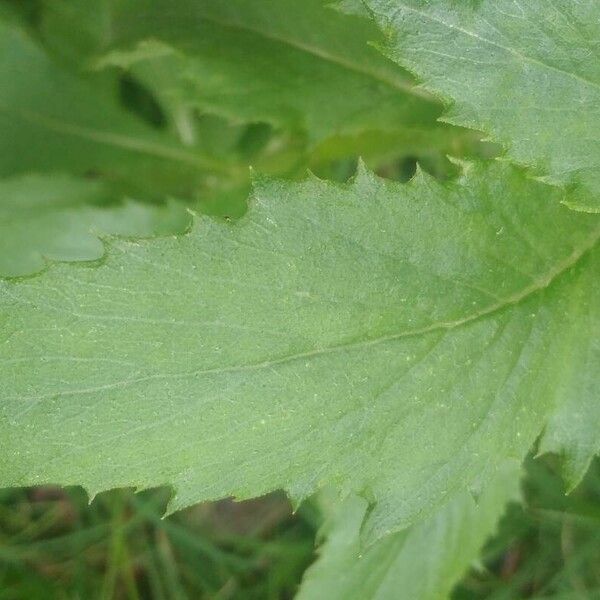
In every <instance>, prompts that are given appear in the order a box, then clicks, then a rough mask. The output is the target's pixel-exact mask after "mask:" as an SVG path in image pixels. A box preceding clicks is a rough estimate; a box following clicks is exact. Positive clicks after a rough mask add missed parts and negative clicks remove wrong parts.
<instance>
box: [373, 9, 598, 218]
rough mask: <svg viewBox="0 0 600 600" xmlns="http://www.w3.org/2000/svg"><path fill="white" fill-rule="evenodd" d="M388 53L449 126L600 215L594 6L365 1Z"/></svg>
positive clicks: (574, 203)
mask: <svg viewBox="0 0 600 600" xmlns="http://www.w3.org/2000/svg"><path fill="white" fill-rule="evenodd" d="M365 2H366V4H367V6H368V7H369V8H370V10H371V11H372V12H373V14H374V15H375V18H376V20H377V22H378V23H379V25H380V27H381V28H382V30H383V31H384V32H385V33H386V35H387V38H388V44H387V45H386V49H385V53H386V54H387V55H388V56H390V57H391V58H392V59H393V60H395V61H396V62H398V63H400V64H401V65H403V66H404V67H406V68H408V69H410V70H411V71H413V72H415V73H417V74H418V76H419V77H420V78H421V79H422V80H423V83H424V87H425V88H426V89H428V90H430V91H432V92H434V93H437V94H439V95H440V96H441V97H442V98H444V99H447V100H449V101H451V102H452V106H451V108H450V111H449V112H448V113H447V114H446V115H445V116H444V117H443V120H444V121H446V122H449V123H454V124H457V125H462V126H465V127H473V128H475V129H478V130H482V131H485V132H488V133H489V134H490V135H491V136H492V137H493V139H494V140H495V141H498V142H500V143H501V144H502V145H503V146H504V147H505V148H506V151H507V156H508V157H509V158H510V159H511V160H513V161H515V162H517V163H519V164H522V165H526V166H528V167H532V169H533V171H534V173H536V174H537V175H540V176H543V177H544V178H545V180H546V181H548V182H551V183H554V184H558V185H562V186H565V187H566V188H567V190H568V192H569V194H568V196H567V198H566V202H567V203H568V204H569V205H570V206H572V207H573V208H576V209H578V210H584V211H591V212H599V211H600V140H599V139H598V136H597V135H596V132H597V131H598V130H600V116H599V115H600V110H599V107H600V45H598V39H600V4H599V3H598V2H597V1H596V0H565V1H563V2H559V3H557V2H554V3H549V2H547V1H545V0H530V1H528V2H521V3H518V2H514V0H478V1H473V2H463V3H460V2H454V1H453V0H365Z"/></svg>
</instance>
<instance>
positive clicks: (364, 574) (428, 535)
mask: <svg viewBox="0 0 600 600" xmlns="http://www.w3.org/2000/svg"><path fill="white" fill-rule="evenodd" d="M518 480H519V469H518V467H516V465H515V464H514V463H508V464H506V465H504V466H503V467H502V468H500V469H499V471H498V474H497V475H496V476H495V477H494V478H492V480H491V481H490V482H489V484H488V485H487V487H486V490H485V492H484V493H483V494H482V495H481V496H479V498H478V499H477V502H475V500H474V499H473V497H472V496H471V495H470V494H469V493H467V492H464V493H462V494H458V495H457V496H456V497H455V498H454V499H453V500H451V501H450V502H449V503H448V504H446V505H445V506H443V507H442V508H440V509H439V510H438V511H437V512H436V513H435V514H434V515H433V516H432V517H430V518H428V519H427V520H425V521H423V522H422V523H419V524H417V525H413V526H412V527H410V528H409V529H405V530H404V531H401V532H399V533H394V534H391V535H389V536H386V537H385V538H383V539H381V540H379V541H378V542H376V543H375V544H373V545H372V546H371V547H369V548H367V549H365V548H363V547H361V543H360V528H361V525H362V523H363V521H364V517H365V513H366V511H367V508H368V507H367V503H366V502H365V500H364V499H362V498H357V497H350V498H348V499H347V500H346V502H345V503H344V504H342V505H341V506H336V505H335V504H333V506H329V512H330V513H331V514H330V516H329V521H328V522H326V525H325V527H324V530H325V531H324V534H325V535H326V536H327V541H326V542H325V544H324V545H323V547H322V548H321V549H320V556H319V559H318V560H317V562H316V563H315V564H314V565H313V566H312V567H311V568H310V569H309V570H308V571H307V572H306V574H305V576H304V579H303V581H302V586H301V588H300V592H299V594H298V596H297V600H337V599H339V600H388V599H390V598H397V597H398V590H402V597H403V598H418V599H419V600H437V599H440V598H447V597H448V596H449V594H450V592H451V590H452V587H453V586H454V585H455V584H456V582H457V581H458V580H459V579H460V578H461V577H462V576H463V574H464V572H465V571H466V570H467V568H468V567H469V566H470V565H471V563H472V562H473V561H475V560H476V559H477V557H478V555H479V551H480V550H481V547H482V546H483V544H484V542H485V541H486V539H487V538H488V537H489V536H490V535H491V534H492V533H493V532H494V530H495V528H496V525H497V522H498V520H499V518H500V516H501V515H502V514H503V513H504V510H505V508H506V504H507V502H509V501H513V500H514V501H516V500H518V499H519V491H518ZM330 502H331V500H330Z"/></svg>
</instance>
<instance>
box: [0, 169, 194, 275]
mask: <svg viewBox="0 0 600 600" xmlns="http://www.w3.org/2000/svg"><path fill="white" fill-rule="evenodd" d="M113 197H114V192H113V190H111V189H109V188H108V187H107V186H106V185H105V184H102V183H100V182H94V181H89V180H84V179H75V178H73V177H67V176H58V175H55V176H37V175H30V176H24V177H15V178H13V179H8V180H3V181H0V276H3V277H16V276H23V275H32V274H34V273H36V272H39V271H41V270H42V269H43V268H44V267H45V265H46V264H47V262H48V261H92V260H98V259H99V258H102V256H103V255H104V245H103V243H102V241H101V240H100V237H101V236H102V237H104V236H107V235H121V236H127V237H137V238H140V237H142V238H143V237H153V236H156V235H169V234H175V233H183V232H185V231H186V230H187V229H188V227H189V225H190V216H189V215H188V214H187V213H186V212H185V211H184V210H183V208H181V207H178V206H176V205H175V204H173V203H170V204H168V205H162V206H161V205H156V206H153V205H148V204H140V203H138V202H134V201H131V200H129V201H126V202H124V203H115V202H114V201H112V198H113Z"/></svg>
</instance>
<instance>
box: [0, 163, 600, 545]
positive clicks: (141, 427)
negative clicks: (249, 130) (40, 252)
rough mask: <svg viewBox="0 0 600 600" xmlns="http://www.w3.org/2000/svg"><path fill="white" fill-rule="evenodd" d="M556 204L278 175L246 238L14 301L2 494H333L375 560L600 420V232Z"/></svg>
mask: <svg viewBox="0 0 600 600" xmlns="http://www.w3.org/2000/svg"><path fill="white" fill-rule="evenodd" d="M559 197H560V192H558V191H556V192H553V190H552V188H549V187H548V186H545V185H543V184H540V183H537V182H534V181H531V180H528V179H527V178H526V177H525V176H524V175H522V174H521V173H520V172H518V171H515V170H513V169H512V168H510V167H509V166H507V165H504V166H502V165H501V164H499V163H495V164H494V165H493V166H491V167H489V168H483V167H475V166H471V167H469V168H467V171H466V174H465V176H464V177H463V178H461V179H460V180H459V181H457V182H455V183H450V184H446V185H441V184H439V183H438V182H436V181H435V180H433V179H430V178H428V177H427V176H425V175H423V174H422V173H419V174H418V175H417V176H416V177H415V178H414V179H413V180H412V181H411V182H410V183H409V184H398V183H393V182H386V181H383V180H379V179H377V178H376V177H374V176H373V175H371V174H370V173H368V172H366V171H364V169H363V170H361V171H360V172H359V174H358V176H357V177H356V179H355V180H354V181H353V182H352V183H351V184H349V185H334V184H330V183H325V182H322V181H319V180H316V179H311V180H308V181H305V182H301V183H283V182H276V181H262V180H261V181H259V182H258V183H257V185H256V189H255V191H254V199H253V206H252V208H251V210H250V211H249V212H248V214H247V215H246V216H245V217H243V218H242V219H241V220H240V221H239V222H238V223H236V224H234V225H230V224H227V223H222V222H215V221H213V220H211V219H209V218H201V219H198V220H197V221H196V223H195V225H194V227H193V230H192V231H191V232H190V233H189V235H187V236H184V237H182V238H177V239H170V238H165V239H160V240H154V241H153V242H152V243H132V242H127V241H119V240H114V241H112V242H111V243H110V245H109V251H108V255H107V257H106V259H105V261H104V264H103V265H102V266H101V267H98V268H93V269H90V268H82V267H77V266H73V265H57V266H55V267H54V268H53V269H51V270H49V271H47V272H46V273H44V274H43V275H41V276H40V277H38V278H35V279H33V280H31V281H25V282H16V283H12V282H5V283H3V284H2V285H1V287H0V302H1V308H0V310H1V314H2V315H3V317H2V321H1V324H0V328H1V329H0V339H2V344H0V353H1V354H0V378H1V379H2V381H3V402H2V405H1V407H0V410H1V413H0V436H1V438H2V440H3V453H2V455H1V457H0V480H1V481H2V482H3V484H5V485H28V484H39V483H47V482H54V483H61V484H64V485H71V484H78V485H83V486H85V487H86V488H87V489H88V490H89V491H90V492H91V493H92V494H93V493H95V492H98V491H100V490H104V489H107V488H111V487H115V486H137V487H140V488H145V487H149V486H156V485H163V484H167V485H171V486H172V487H173V489H174V491H175V495H174V498H173V500H172V503H171V510H176V509H178V508H181V507H184V506H187V505H190V504H192V503H195V502H198V501H201V500H208V499H215V498H220V497H223V496H227V495H234V496H237V497H240V498H247V497H251V496H256V495H260V494H264V493H265V492H268V491H269V490H273V489H277V488H283V489H285V490H287V492H288V493H289V494H290V495H291V496H292V497H293V498H294V499H295V500H296V501H299V500H301V499H302V498H305V497H307V496H308V495H310V494H312V493H313V492H314V491H316V490H317V489H319V488H320V487H323V486H325V485H328V484H331V485H333V486H335V487H337V488H338V489H339V490H340V491H341V493H342V494H347V493H359V494H361V495H363V496H365V497H366V498H368V499H369V501H370V502H372V503H373V507H372V510H371V511H370V513H369V516H368V519H367V522H366V524H365V528H364V535H365V539H366V540H368V541H374V540H375V539H377V538H378V537H380V536H382V535H384V534H386V533H389V532H391V531H394V530H397V529H401V528H403V527H406V526H409V525H411V524H412V523H414V522H416V521H418V520H422V519H426V518H427V517H429V516H430V515H432V514H433V513H434V512H435V511H436V510H437V509H438V508H439V507H440V506H442V505H444V504H446V503H447V502H449V501H451V500H452V499H453V498H455V497H456V495H457V494H462V493H463V492H464V491H465V490H467V489H484V488H485V484H486V482H487V481H488V480H489V479H490V478H493V477H494V476H495V473H496V471H497V469H498V468H499V465H501V464H504V461H505V460H506V459H507V458H511V459H512V458H516V459H521V458H522V457H524V456H525V454H526V453H527V451H528V449H529V448H530V447H531V444H532V443H533V441H534V440H535V438H536V437H537V436H538V435H539V433H540V432H541V430H542V428H543V427H544V424H545V422H546V421H547V419H548V418H549V417H550V416H551V415H552V413H553V411H554V410H555V407H560V406H562V405H565V404H566V403H569V402H579V403H587V402H589V403H591V402H592V400H591V399H590V398H586V397H580V395H581V394H582V393H583V394H585V393H587V392H589V389H588V388H586V387H582V386H576V387H575V388H571V387H569V386H568V385H565V382H568V378H569V377H570V374H571V373H575V372H581V373H586V374H589V375H586V376H589V377H596V378H597V374H598V370H597V369H596V368H595V367H596V366H597V361H596V357H595V356H594V354H593V351H592V350H593V348H594V344H596V342H595V341H594V332H597V330H598V314H597V310H596V309H597V306H598V305H599V302H598V294H600V290H599V289H598V287H599V286H598V285H597V280H598V268H599V267H600V256H599V255H598V251H597V249H596V248H595V245H596V243H597V240H598V237H599V235H600V222H599V219H598V217H597V216H595V215H587V214H582V213H578V212H575V211H571V210H569V209H567V208H566V207H564V206H562V205H560V203H559V202H558V199H559ZM42 330H43V332H44V334H43V335H42V336H40V333H39V332H40V331H42ZM597 387H598V386H597V385H596V386H594V389H597ZM586 390H587V392H586ZM568 450H569V449H568ZM569 451H570V450H569Z"/></svg>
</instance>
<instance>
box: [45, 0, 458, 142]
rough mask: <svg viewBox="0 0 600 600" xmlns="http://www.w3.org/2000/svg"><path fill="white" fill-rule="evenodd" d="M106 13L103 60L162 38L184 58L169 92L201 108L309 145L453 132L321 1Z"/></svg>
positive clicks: (123, 8) (187, 2) (123, 1)
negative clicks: (392, 132) (294, 135)
mask: <svg viewBox="0 0 600 600" xmlns="http://www.w3.org/2000/svg"><path fill="white" fill-rule="evenodd" d="M56 5H58V6H59V7H60V6H61V3H60V2H59V3H56V2H54V3H53V2H51V3H50V6H54V7H55V13H56V12H57V11H58V9H57V8H56ZM109 14H110V20H109V23H110V25H109V34H107V35H106V36H105V37H106V38H107V39H108V40H109V41H108V43H105V46H106V47H107V48H112V49H113V50H114V52H113V53H111V54H109V55H108V56H107V57H104V59H103V61H102V62H103V64H106V63H108V64H110V63H116V64H121V65H124V64H127V63H128V62H129V64H131V61H130V60H128V52H127V51H129V52H132V55H131V56H133V58H134V59H136V60H139V59H140V58H144V57H146V58H147V57H148V50H149V46H148V41H147V40H148V39H150V40H151V42H150V47H152V46H153V45H155V41H152V40H161V41H162V42H163V48H164V43H166V44H169V45H170V46H172V47H173V48H174V49H176V50H177V51H179V53H180V60H181V64H180V69H179V71H180V73H179V75H180V81H179V83H178V84H177V85H175V86H171V87H169V92H168V93H169V94H170V95H171V96H174V97H176V98H178V100H179V101H180V102H181V101H184V102H186V103H187V104H188V105H189V104H191V105H193V106H196V107H199V108H200V109H201V110H203V111H206V112H210V113H212V114H218V115H220V116H223V117H226V118H228V119H231V120H234V121H238V122H240V121H241V122H257V121H261V122H266V123H269V124H271V125H273V126H275V127H278V128H283V127H284V128H288V129H292V130H295V131H301V132H305V134H306V135H307V136H308V141H309V145H314V144H316V143H317V142H319V141H322V140H323V139H326V138H327V137H329V136H331V135H336V134H342V133H343V134H349V133H358V132H362V131H364V130H373V129H375V130H380V131H387V130H389V129H393V128H396V127H398V128H401V129H402V128H404V127H410V128H413V129H416V128H425V129H432V130H434V131H437V130H439V129H440V128H441V129H443V130H448V131H449V130H450V128H449V127H445V126H442V125H440V124H438V123H436V117H437V116H439V114H440V110H441V109H440V106H439V104H438V103H437V102H436V101H434V100H433V99H432V98H431V97H430V96H429V95H428V94H425V93H423V92H422V91H420V90H417V89H415V88H414V86H413V83H412V78H411V77H410V76H409V75H408V74H407V73H406V72H405V71H404V70H402V69H400V68H399V67H398V66H397V65H395V64H394V63H392V62H391V61H389V60H387V59H386V58H384V57H382V56H381V54H380V53H378V52H377V51H376V50H375V49H373V48H371V47H370V46H368V45H367V42H368V41H369V40H371V39H374V38H378V37H379V33H378V31H377V29H376V27H375V26H374V25H373V24H372V23H371V22H370V21H369V20H367V19H362V18H357V17H354V16H348V15H343V14H340V13H338V12H336V11H333V10H331V9H330V8H329V7H328V6H327V2H324V0H307V1H305V2H302V3H298V2H295V1H294V0H254V1H253V2H247V1H245V0H233V1H229V2H226V3H224V2H221V1H219V0H201V1H198V0H181V1H179V2H177V8H176V9H175V10H174V9H173V4H172V2H170V0H159V1H156V0H119V1H117V2H113V3H111V10H110V11H109ZM137 43H141V46H136V45H135V44H137ZM115 49H116V50H115ZM123 50H125V52H123Z"/></svg>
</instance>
